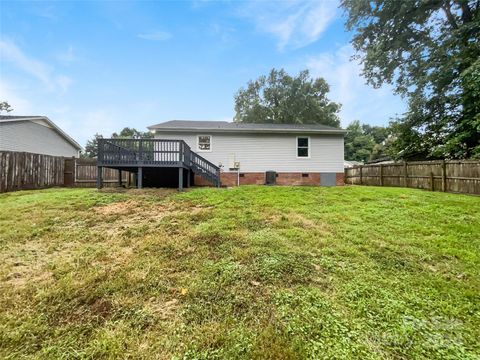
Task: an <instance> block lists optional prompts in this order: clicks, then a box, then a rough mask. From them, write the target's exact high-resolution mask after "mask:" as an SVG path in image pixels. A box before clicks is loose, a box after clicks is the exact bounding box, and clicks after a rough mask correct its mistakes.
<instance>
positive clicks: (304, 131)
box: [148, 126, 347, 135]
mask: <svg viewBox="0 0 480 360" xmlns="http://www.w3.org/2000/svg"><path fill="white" fill-rule="evenodd" d="M148 129H149V130H153V131H161V132H172V133H179V132H184V133H189V132H212V133H239V132H240V133H262V134H276V133H281V134H307V133H308V134H324V135H345V134H346V133H347V130H342V129H339V130H312V129H274V130H273V129H220V128H211V129H208V128H176V129H174V128H159V127H154V126H149V127H148Z"/></svg>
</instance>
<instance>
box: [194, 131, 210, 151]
mask: <svg viewBox="0 0 480 360" xmlns="http://www.w3.org/2000/svg"><path fill="white" fill-rule="evenodd" d="M200 136H208V137H209V138H210V149H209V150H204V149H200ZM212 148H213V136H212V135H210V134H198V135H197V152H212Z"/></svg>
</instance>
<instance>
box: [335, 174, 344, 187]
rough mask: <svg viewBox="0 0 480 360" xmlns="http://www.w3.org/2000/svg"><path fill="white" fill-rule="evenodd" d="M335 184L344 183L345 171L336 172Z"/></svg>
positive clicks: (340, 184)
mask: <svg viewBox="0 0 480 360" xmlns="http://www.w3.org/2000/svg"><path fill="white" fill-rule="evenodd" d="M336 180H337V186H343V185H345V173H337V179H336Z"/></svg>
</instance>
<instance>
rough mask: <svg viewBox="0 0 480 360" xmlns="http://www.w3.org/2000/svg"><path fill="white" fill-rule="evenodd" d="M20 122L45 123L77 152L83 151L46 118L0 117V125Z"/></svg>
mask: <svg viewBox="0 0 480 360" xmlns="http://www.w3.org/2000/svg"><path fill="white" fill-rule="evenodd" d="M19 121H43V122H45V123H46V124H48V125H49V126H50V127H51V128H52V129H53V130H54V131H56V132H57V133H58V134H59V135H60V136H61V137H63V138H64V139H65V140H66V141H67V142H69V143H70V144H72V146H73V147H75V148H76V149H77V150H81V149H82V147H81V146H80V145H79V144H78V143H77V142H76V141H75V140H73V139H72V138H71V137H70V136H69V135H68V134H67V133H66V132H64V131H63V130H62V129H60V128H59V127H58V126H57V125H55V123H54V122H53V121H52V120H50V119H49V118H48V117H46V116H33V115H32V116H17V115H0V123H6V122H19Z"/></svg>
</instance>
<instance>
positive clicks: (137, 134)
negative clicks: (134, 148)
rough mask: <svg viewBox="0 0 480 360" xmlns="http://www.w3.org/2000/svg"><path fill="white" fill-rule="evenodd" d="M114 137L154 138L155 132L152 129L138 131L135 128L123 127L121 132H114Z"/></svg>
mask: <svg viewBox="0 0 480 360" xmlns="http://www.w3.org/2000/svg"><path fill="white" fill-rule="evenodd" d="M112 138H124V139H151V138H153V133H151V132H150V131H146V132H142V131H138V130H137V129H135V128H129V127H126V128H123V129H122V131H120V133H118V134H117V133H116V132H114V133H113V134H112Z"/></svg>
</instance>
